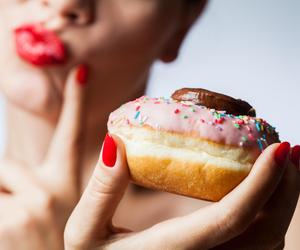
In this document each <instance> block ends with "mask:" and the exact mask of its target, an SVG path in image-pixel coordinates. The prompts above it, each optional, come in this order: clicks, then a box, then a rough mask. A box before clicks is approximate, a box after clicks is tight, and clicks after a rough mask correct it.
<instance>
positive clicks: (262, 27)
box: [148, 0, 300, 144]
mask: <svg viewBox="0 0 300 250" xmlns="http://www.w3.org/2000/svg"><path fill="white" fill-rule="evenodd" d="M299 13H300V1H299V0H250V1H249V0H211V2H210V4H209V6H208V8H207V10H206V12H205V14H204V16H203V17H202V18H201V19H200V20H199V21H198V22H197V24H196V25H195V26H194V29H193V30H192V32H191V34H190V36H189V37H188V39H187V40H186V41H185V44H184V47H183V49H182V51H181V56H180V57H179V60H178V61H177V62H175V63H173V64H171V65H163V64H161V63H158V64H157V65H156V66H155V67H154V69H153V75H152V79H151V84H150V85H149V87H148V94H149V95H151V96H167V97H168V96H170V94H171V93H172V91H173V90H175V89H177V88H181V87H183V86H190V87H192V86H193V87H203V88H207V89H210V90H214V91H219V92H222V93H226V94H229V95H232V96H234V97H239V98H242V99H245V100H247V101H249V102H250V103H251V104H252V105H253V106H254V107H255V108H256V110H257V113H258V116H260V117H262V118H265V119H266V120H267V121H269V122H270V123H271V124H272V125H274V126H275V127H277V128H278V131H279V132H280V136H281V139H282V140H289V141H290V142H291V143H294V144H296V143H300V127H299V124H300V14H299Z"/></svg>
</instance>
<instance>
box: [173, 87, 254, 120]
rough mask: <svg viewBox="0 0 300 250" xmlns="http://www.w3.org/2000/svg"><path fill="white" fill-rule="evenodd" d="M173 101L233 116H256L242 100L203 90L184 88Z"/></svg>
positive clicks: (175, 93)
mask: <svg viewBox="0 0 300 250" xmlns="http://www.w3.org/2000/svg"><path fill="white" fill-rule="evenodd" d="M172 99H174V100H176V101H180V102H181V101H189V102H192V103H194V104H196V105H202V106H206V107H207V108H210V109H215V110H219V111H226V113H228V114H232V115H236V116H238V115H248V116H251V117H255V116H256V112H255V109H254V108H253V107H252V106H251V105H250V104H249V103H248V102H245V101H243V100H241V99H235V98H232V97H230V96H227V95H223V94H220V93H216V92H212V91H209V90H206V89H201V88H183V89H179V90H176V91H175V92H174V93H173V94H172Z"/></svg>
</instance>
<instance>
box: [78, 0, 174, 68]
mask: <svg viewBox="0 0 300 250" xmlns="http://www.w3.org/2000/svg"><path fill="white" fill-rule="evenodd" d="M139 2H141V1H139ZM145 2H148V4H147V6H145V4H142V5H138V6H134V7H131V6H127V8H125V7H124V6H123V5H122V6H110V8H109V7H107V8H105V6H102V7H103V8H99V10H98V11H99V13H97V16H99V20H97V21H96V22H95V24H94V25H93V26H92V27H91V28H90V30H89V31H88V32H87V36H86V37H88V38H87V39H86V41H87V43H88V44H89V45H87V46H86V47H85V48H84V47H83V46H82V49H85V50H86V51H84V52H83V53H82V54H89V55H90V57H89V58H94V59H95V60H97V62H96V61H95V63H97V64H98V65H99V64H101V65H102V66H103V67H106V68H107V67H108V65H110V63H112V62H113V68H114V69H116V67H118V69H119V70H120V69H124V67H125V68H127V70H129V69H128V68H129V67H133V66H136V67H138V68H142V67H146V66H149V64H151V63H152V62H153V61H154V60H155V59H157V58H158V57H159V55H160V52H161V50H162V49H163V48H164V44H165V43H166V41H167V40H169V39H170V36H171V35H172V34H173V33H174V30H175V27H176V25H177V24H176V21H175V20H178V18H177V16H176V15H177V12H176V11H175V10H174V11H172V10H168V11H165V9H163V8H161V6H160V5H158V4H157V1H145ZM155 2H156V4H154V3H155ZM150 3H152V4H150ZM120 5H121V4H120ZM104 10H105V11H104ZM124 62H126V64H125V63H124Z"/></svg>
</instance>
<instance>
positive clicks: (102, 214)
mask: <svg viewBox="0 0 300 250" xmlns="http://www.w3.org/2000/svg"><path fill="white" fill-rule="evenodd" d="M128 182H129V174H128V169H127V162H126V156H125V148H124V145H123V143H122V141H121V139H119V138H118V137H117V136H111V135H109V134H107V135H106V137H105V140H104V143H103V146H102V150H101V154H100V158H99V162H98V163H97V166H96V168H95V170H94V173H93V175H92V177H91V179H90V181H89V183H88V185H87V188H86V190H85V191H84V193H83V195H82V197H81V199H80V201H79V203H78V204H77V206H76V208H75V209H74V211H73V213H72V215H71V217H70V218H69V221H68V223H67V226H66V230H65V241H66V242H71V243H72V245H74V244H76V246H78V245H80V246H86V244H88V245H90V244H93V242H95V241H99V240H101V239H103V238H105V237H107V236H108V235H109V234H111V233H113V227H112V217H113V215H114V212H115V210H116V208H117V206H118V204H119V202H120V200H121V199H122V197H123V194H124V192H125V189H126V187H127V185H128Z"/></svg>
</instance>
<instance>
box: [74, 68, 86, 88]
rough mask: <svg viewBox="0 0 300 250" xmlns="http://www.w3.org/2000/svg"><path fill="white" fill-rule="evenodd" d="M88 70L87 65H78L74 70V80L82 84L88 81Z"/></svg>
mask: <svg viewBox="0 0 300 250" xmlns="http://www.w3.org/2000/svg"><path fill="white" fill-rule="evenodd" d="M88 75H89V70H88V67H87V66H86V65H84V64H82V65H79V66H78V68H77V72H76V80H77V82H78V83H79V84H80V85H82V86H84V85H86V84H87V81H88Z"/></svg>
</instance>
